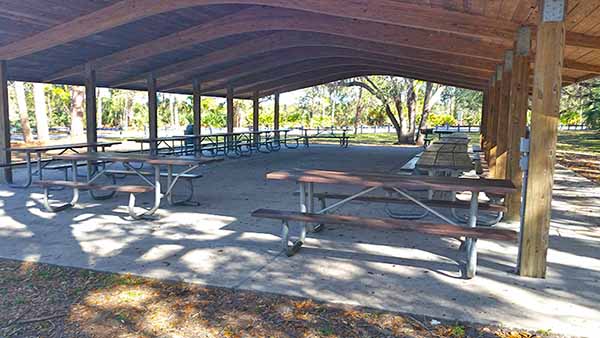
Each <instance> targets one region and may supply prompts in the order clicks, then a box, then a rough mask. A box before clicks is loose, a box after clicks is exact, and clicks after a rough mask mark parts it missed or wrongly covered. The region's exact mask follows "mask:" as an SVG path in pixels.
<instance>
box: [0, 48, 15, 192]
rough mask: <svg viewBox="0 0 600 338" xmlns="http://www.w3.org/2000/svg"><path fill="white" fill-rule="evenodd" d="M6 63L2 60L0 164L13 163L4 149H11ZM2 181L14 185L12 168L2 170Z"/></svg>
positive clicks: (0, 76) (0, 72)
mask: <svg viewBox="0 0 600 338" xmlns="http://www.w3.org/2000/svg"><path fill="white" fill-rule="evenodd" d="M7 75H8V74H7V68H6V61H4V60H0V164H4V165H6V164H10V163H11V153H10V151H6V150H4V149H7V148H10V115H9V112H10V110H9V106H10V104H9V96H8V77H7ZM0 180H2V182H3V183H12V181H13V179H12V169H11V167H10V166H8V167H4V168H2V169H1V170H0Z"/></svg>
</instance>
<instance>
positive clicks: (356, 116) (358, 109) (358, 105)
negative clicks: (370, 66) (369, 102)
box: [354, 87, 363, 135]
mask: <svg viewBox="0 0 600 338" xmlns="http://www.w3.org/2000/svg"><path fill="white" fill-rule="evenodd" d="M362 93H363V89H362V87H358V99H357V100H356V114H354V135H356V134H358V121H359V120H360V116H361V113H362V106H361V102H360V100H361V99H362Z"/></svg>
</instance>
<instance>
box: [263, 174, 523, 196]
mask: <svg viewBox="0 0 600 338" xmlns="http://www.w3.org/2000/svg"><path fill="white" fill-rule="evenodd" d="M267 179H269V180H282V181H295V182H301V183H320V184H344V185H356V186H362V187H387V188H404V189H432V190H439V191H473V192H488V193H495V194H507V193H513V192H515V191H517V189H516V188H515V186H514V184H513V183H512V182H511V181H510V180H498V179H485V178H479V179H472V178H459V177H448V176H420V175H412V176H406V175H394V174H387V173H377V172H344V171H331V170H319V169H307V170H301V169H294V170H287V171H275V172H270V173H268V174H267Z"/></svg>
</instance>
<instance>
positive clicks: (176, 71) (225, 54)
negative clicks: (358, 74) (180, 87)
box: [112, 32, 496, 88]
mask: <svg viewBox="0 0 600 338" xmlns="http://www.w3.org/2000/svg"><path fill="white" fill-rule="evenodd" d="M295 47H301V48H310V47H331V48H347V49H352V50H355V51H364V52H370V53H375V54H381V55H389V56H398V57H403V58H407V59H414V60H422V61H425V60H427V61H430V62H432V63H437V64H442V65H450V66H457V67H465V68H468V69H475V70H482V69H488V70H493V69H495V65H496V62H494V61H491V60H486V59H479V58H469V57H465V56H459V55H452V54H446V53H441V52H437V51H430V50H422V49H416V48H410V47H399V46H389V45H384V44H381V43H377V42H371V41H365V40H357V39H352V38H345V37H339V36H334V35H328V34H312V33H305V32H276V33H272V34H270V35H268V36H265V37H260V38H255V39H252V40H249V41H247V42H244V43H241V44H238V45H234V46H231V47H228V48H225V49H222V50H218V51H215V52H212V53H209V54H206V55H203V56H201V57H195V58H191V59H189V60H185V61H182V62H178V63H175V64H171V65H168V66H166V67H163V68H159V69H155V70H153V71H152V73H153V74H154V75H155V76H156V77H157V78H158V81H159V87H162V88H164V87H169V86H171V85H172V84H174V83H177V84H180V83H182V82H183V81H191V80H192V79H193V78H194V77H195V76H197V75H198V74H200V73H202V72H203V71H206V70H207V69H209V68H210V67H213V66H215V65H218V64H223V63H229V62H233V63H235V62H236V61H237V60H239V59H246V58H249V57H250V56H258V55H263V54H265V53H267V52H277V51H281V50H285V49H289V48H295ZM146 77H147V74H141V75H136V76H128V77H125V78H121V79H118V80H116V81H114V82H113V83H112V84H114V85H115V86H120V85H125V84H129V83H132V82H137V81H144V80H145V78H146Z"/></svg>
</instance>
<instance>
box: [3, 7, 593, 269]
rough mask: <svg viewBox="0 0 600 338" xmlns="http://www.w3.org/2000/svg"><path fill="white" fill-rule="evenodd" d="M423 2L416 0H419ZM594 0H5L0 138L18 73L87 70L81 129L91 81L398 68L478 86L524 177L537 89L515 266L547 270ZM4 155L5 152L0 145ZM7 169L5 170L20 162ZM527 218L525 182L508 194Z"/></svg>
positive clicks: (218, 79) (240, 86)
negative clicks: (564, 113) (561, 141)
mask: <svg viewBox="0 0 600 338" xmlns="http://www.w3.org/2000/svg"><path fill="white" fill-rule="evenodd" d="M417 3H418V4H417ZM599 15H600V2H598V1H590V0H585V1H584V0H571V1H568V3H567V0H540V1H539V2H538V1H536V0H496V1H491V0H473V1H464V2H463V1H456V0H438V1H433V0H431V1H417V2H415V1H408V0H406V1H404V0H402V1H400V0H354V1H347V0H305V1H286V0H236V1H225V0H161V1H155V0H102V1H92V0H69V1H64V0H21V1H3V3H2V6H0V25H1V26H0V135H1V136H2V137H1V138H0V148H7V147H9V146H10V123H9V112H8V110H9V103H8V91H7V88H8V81H14V80H18V81H31V82H44V83H56V84H73V85H85V87H86V120H87V140H88V142H90V143H92V142H95V141H96V139H97V128H96V127H97V126H96V121H97V119H96V87H110V88H122V89H133V90H144V91H147V92H148V106H149V112H150V114H149V130H150V137H151V138H152V137H157V136H158V135H157V133H158V128H157V92H158V91H161V92H170V93H181V94H191V95H193V98H194V126H195V130H196V132H197V133H199V132H200V121H201V118H202V116H201V111H200V107H201V106H200V98H201V96H202V95H207V96H221V97H226V98H227V102H228V105H227V106H228V109H227V126H228V130H230V131H231V130H232V128H233V105H232V103H233V100H234V98H236V99H251V100H253V102H254V128H258V118H257V117H258V112H259V109H258V102H259V98H260V97H264V96H269V95H275V97H276V100H275V102H276V109H275V114H276V118H275V121H276V122H275V126H274V127H275V128H278V120H279V118H278V108H277V107H278V99H277V97H278V95H279V93H283V92H287V91H292V90H296V89H300V88H305V87H310V86H314V85H318V84H323V83H328V82H332V81H336V80H340V79H345V78H350V77H356V76H361V75H377V74H381V75H397V76H404V77H410V78H415V79H420V80H426V81H432V82H437V83H441V84H445V85H451V86H457V87H463V88H469V89H474V90H479V91H482V92H483V93H484V107H483V122H482V135H483V140H484V141H483V146H484V150H485V153H486V156H487V161H488V163H489V165H490V173H491V175H492V176H493V177H495V178H508V179H511V180H512V181H513V182H514V183H515V185H516V186H517V187H518V188H519V190H520V188H521V186H522V184H523V183H522V172H521V169H520V167H519V157H520V156H519V143H520V139H521V137H523V136H524V135H525V131H526V122H527V110H528V99H529V98H531V100H532V115H531V135H530V140H531V150H530V161H529V183H528V185H527V194H526V196H527V197H526V201H525V203H526V206H527V207H526V209H525V214H524V223H523V224H524V227H523V229H522V234H521V236H522V240H521V244H520V261H519V267H518V270H519V272H520V274H521V275H523V276H531V277H544V276H545V274H546V254H547V250H548V231H549V223H550V206H551V192H552V186H553V173H554V164H555V153H556V139H557V129H558V121H559V116H558V115H559V102H560V94H561V86H563V85H568V84H572V83H575V82H578V81H582V80H586V79H589V78H592V77H594V76H597V75H598V74H600V20H599V19H598V16H599ZM0 155H1V156H0V163H4V164H6V163H10V161H11V158H10V152H6V151H3V152H1V153H0ZM3 178H4V180H6V181H10V180H11V172H10V169H4V170H3ZM507 202H508V206H509V212H508V217H509V218H510V219H513V220H515V219H518V218H519V210H520V207H521V194H514V196H510V198H508V201H507Z"/></svg>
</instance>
